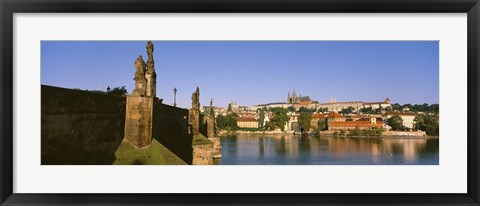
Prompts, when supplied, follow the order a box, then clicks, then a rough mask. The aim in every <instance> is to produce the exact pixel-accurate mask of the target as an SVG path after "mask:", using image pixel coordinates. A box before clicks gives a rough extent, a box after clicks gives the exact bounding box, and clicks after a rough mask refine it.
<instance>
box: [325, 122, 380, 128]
mask: <svg viewBox="0 0 480 206" xmlns="http://www.w3.org/2000/svg"><path fill="white" fill-rule="evenodd" d="M328 126H329V127H378V126H383V122H381V121H380V122H379V121H377V122H376V124H372V123H371V122H370V121H351V122H330V123H329V124H328Z"/></svg>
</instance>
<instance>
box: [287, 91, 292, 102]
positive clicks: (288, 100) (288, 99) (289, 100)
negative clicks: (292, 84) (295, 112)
mask: <svg viewBox="0 0 480 206" xmlns="http://www.w3.org/2000/svg"><path fill="white" fill-rule="evenodd" d="M291 101H292V100H291V99H290V92H288V98H287V104H290V103H292V102H291Z"/></svg>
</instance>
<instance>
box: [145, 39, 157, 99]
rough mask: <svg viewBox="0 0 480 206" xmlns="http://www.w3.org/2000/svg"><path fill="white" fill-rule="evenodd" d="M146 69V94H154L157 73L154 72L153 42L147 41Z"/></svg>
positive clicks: (150, 95)
mask: <svg viewBox="0 0 480 206" xmlns="http://www.w3.org/2000/svg"><path fill="white" fill-rule="evenodd" d="M146 48H147V54H148V60H147V71H146V72H145V79H146V80H147V85H146V86H147V87H146V95H147V96H149V97H155V96H156V93H157V92H156V90H157V73H156V72H155V62H154V60H153V43H152V41H148V42H147V46H146Z"/></svg>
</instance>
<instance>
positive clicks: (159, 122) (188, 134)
mask: <svg viewBox="0 0 480 206" xmlns="http://www.w3.org/2000/svg"><path fill="white" fill-rule="evenodd" d="M153 138H155V139H156V140H157V141H159V142H160V143H162V144H163V145H165V147H167V148H168V149H169V150H171V151H172V152H173V153H175V154H176V155H177V156H178V157H180V158H181V159H182V160H183V161H185V162H186V163H187V164H192V139H193V135H192V131H191V128H190V127H189V111H188V110H186V109H182V108H178V107H173V106H170V105H166V104H162V103H160V102H158V101H155V102H154V114H153Z"/></svg>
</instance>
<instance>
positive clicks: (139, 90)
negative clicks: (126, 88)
mask: <svg viewBox="0 0 480 206" xmlns="http://www.w3.org/2000/svg"><path fill="white" fill-rule="evenodd" d="M134 66H135V74H134V78H133V79H134V80H135V89H134V90H133V92H132V95H133V96H137V97H143V96H145V94H146V93H145V83H146V79H145V61H143V58H142V55H140V56H138V58H137V59H136V60H135V63H134Z"/></svg>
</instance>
